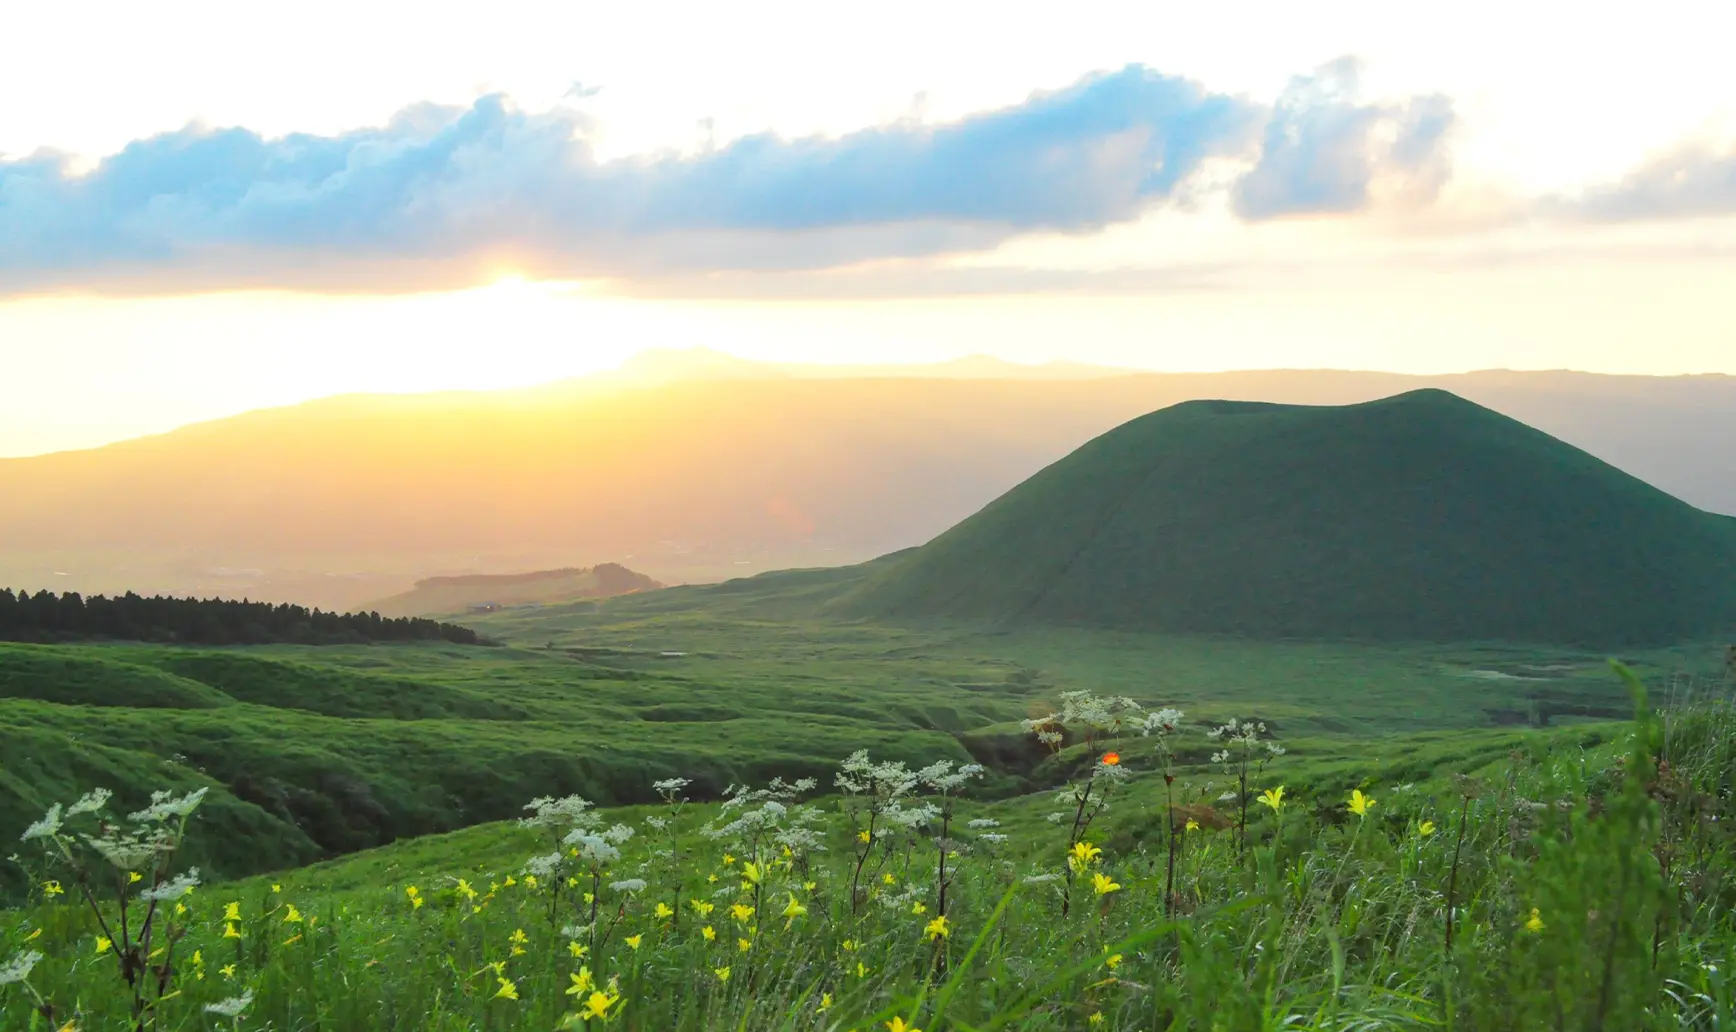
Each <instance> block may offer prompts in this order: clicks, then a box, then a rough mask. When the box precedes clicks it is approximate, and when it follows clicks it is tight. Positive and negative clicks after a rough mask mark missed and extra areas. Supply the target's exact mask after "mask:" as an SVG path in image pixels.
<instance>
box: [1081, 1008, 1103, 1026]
mask: <svg viewBox="0 0 1736 1032" xmlns="http://www.w3.org/2000/svg"><path fill="white" fill-rule="evenodd" d="M1085 1024H1087V1025H1101V1024H1103V1012H1102V1011H1092V1012H1091V1016H1090V1017H1088V1018H1086V1019H1085Z"/></svg>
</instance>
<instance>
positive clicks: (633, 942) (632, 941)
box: [627, 935, 645, 949]
mask: <svg viewBox="0 0 1736 1032" xmlns="http://www.w3.org/2000/svg"><path fill="white" fill-rule="evenodd" d="M644 938H645V936H644V935H629V936H627V945H628V946H631V947H632V948H633V949H638V948H639V943H640V942H641V941H643V940H644Z"/></svg>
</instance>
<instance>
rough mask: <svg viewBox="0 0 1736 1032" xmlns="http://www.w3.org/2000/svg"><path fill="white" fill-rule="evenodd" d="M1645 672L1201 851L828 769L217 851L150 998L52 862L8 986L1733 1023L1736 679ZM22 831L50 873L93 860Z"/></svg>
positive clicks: (193, 1020) (943, 1015) (775, 1012)
mask: <svg viewBox="0 0 1736 1032" xmlns="http://www.w3.org/2000/svg"><path fill="white" fill-rule="evenodd" d="M1622 673H1623V674H1624V675H1625V671H1623V672H1622ZM1628 681H1629V683H1630V685H1631V686H1632V688H1633V689H1634V692H1635V701H1636V719H1635V721H1634V723H1633V725H1632V731H1631V733H1630V734H1628V735H1626V736H1625V738H1624V740H1623V741H1621V742H1620V743H1619V745H1618V746H1614V747H1603V748H1594V749H1590V750H1586V749H1581V748H1577V747H1572V746H1568V745H1566V744H1565V743H1564V741H1563V740H1561V739H1558V738H1557V739H1550V738H1541V737H1540V738H1539V739H1537V740H1536V745H1535V746H1534V747H1533V748H1529V749H1520V750H1515V751H1514V752H1513V754H1512V755H1510V756H1509V757H1508V758H1507V760H1506V761H1505V762H1503V763H1501V764H1498V765H1497V766H1495V767H1494V768H1490V769H1484V770H1481V771H1467V772H1465V776H1463V777H1460V778H1455V779H1447V780H1443V781H1440V782H1432V783H1427V784H1420V785H1412V786H1405V785H1390V784H1389V785H1378V784H1366V785H1363V786H1362V787H1361V789H1360V791H1362V792H1363V793H1365V795H1364V796H1363V803H1362V804H1359V806H1358V809H1360V810H1361V811H1362V812H1361V813H1357V812H1353V810H1352V808H1351V806H1350V805H1349V804H1350V801H1349V800H1347V799H1344V798H1337V797H1335V798H1315V799H1309V798H1306V797H1305V796H1301V794H1300V793H1297V792H1294V791H1293V792H1291V793H1287V794H1282V795H1280V794H1277V793H1273V794H1272V795H1270V796H1268V797H1267V798H1269V799H1270V800H1271V802H1269V803H1268V804H1267V805H1259V804H1258V803H1256V805H1255V806H1253V807H1252V812H1251V813H1250V818H1249V823H1248V825H1247V828H1246V836H1247V848H1246V849H1245V850H1242V849H1239V848H1238V844H1237V842H1236V841H1235V839H1234V836H1233V834H1232V833H1230V832H1226V831H1218V832H1214V831H1213V830H1212V829H1211V827H1209V826H1198V825H1199V824H1200V822H1199V821H1198V820H1193V821H1192V822H1191V823H1181V822H1180V821H1178V822H1177V823H1178V824H1180V827H1181V828H1182V830H1181V831H1180V832H1179V833H1178V834H1176V835H1175V836H1174V837H1173V841H1174V842H1175V845H1176V849H1175V852H1174V855H1173V858H1172V856H1171V854H1170V851H1169V848H1168V845H1169V842H1170V841H1171V836H1169V835H1168V834H1165V835H1164V836H1163V843H1162V844H1161V845H1159V846H1158V848H1156V849H1155V850H1153V851H1151V852H1146V851H1145V850H1144V849H1142V848H1140V847H1137V846H1131V845H1130V846H1127V847H1125V848H1119V849H1118V848H1117V847H1115V846H1114V844H1113V843H1112V842H1111V841H1108V840H1102V841H1099V842H1096V843H1088V844H1090V845H1092V846H1093V847H1095V848H1098V849H1101V852H1100V853H1098V854H1097V855H1094V856H1088V857H1087V858H1086V859H1083V860H1080V859H1079V856H1080V851H1079V850H1078V848H1077V843H1074V842H1071V841H1070V838H1071V837H1072V836H1070V834H1069V830H1070V829H1069V825H1068V824H1067V823H1066V822H1065V821H1063V822H1062V823H1060V824H1058V825H1055V826H1052V827H1051V826H1049V825H1046V824H1039V825H1038V828H1039V829H1045V830H1046V831H1047V833H1046V834H1037V833H1027V834H1025V835H1024V836H1022V838H1014V839H1011V840H1008V841H999V840H998V837H999V833H998V832H996V831H993V830H992V829H988V828H987V827H986V826H984V825H982V824H981V822H979V825H978V827H977V828H974V829H970V830H968V831H967V830H965V828H966V826H965V825H964V823H963V822H962V821H961V822H955V823H952V824H951V826H950V827H949V829H948V834H947V835H946V836H945V837H942V836H941V835H940V834H939V827H938V824H936V823H927V824H925V823H923V822H920V821H913V822H910V823H909V824H908V825H906V824H903V823H901V822H883V823H880V824H877V825H876V830H875V832H873V833H872V834H871V835H870V836H869V841H868V842H863V841H862V839H861V832H862V830H863V828H864V827H865V825H863V824H862V823H861V822H860V821H858V823H857V824H855V825H852V824H851V823H850V821H849V820H848V818H847V816H846V815H845V814H844V813H841V812H840V810H839V807H838V805H837V803H836V801H834V800H831V799H825V798H822V799H820V800H818V801H817V802H815V803H813V804H811V805H812V806H813V807H814V809H813V810H804V809H803V804H800V803H797V802H794V801H791V800H790V799H789V797H788V796H787V795H776V794H771V795H764V796H761V797H758V799H757V800H756V801H754V802H752V803H750V804H745V805H744V806H741V807H737V808H735V809H734V810H732V811H731V812H729V813H723V814H719V813H718V812H717V810H716V808H707V807H700V806H691V807H687V808H685V809H679V810H677V809H674V808H671V815H672V816H671V818H670V819H672V820H673V821H674V822H675V825H674V827H673V829H672V830H670V829H664V830H661V831H658V832H657V833H656V834H640V835H635V836H633V837H632V838H630V839H621V840H620V841H618V842H617V845H618V846H619V850H618V851H619V853H620V856H619V857H618V858H611V857H609V856H608V854H607V852H606V851H600V852H590V853H586V854H585V856H584V857H576V856H572V855H567V857H566V859H565V860H563V861H562V862H561V863H562V865H563V866H561V867H560V868H559V869H558V870H557V871H555V872H554V873H550V872H551V868H550V867H549V866H548V865H546V864H544V865H541V866H537V867H535V868H531V870H541V871H543V872H544V877H541V878H537V877H535V876H534V875H532V876H530V877H527V867H526V866H524V865H509V866H504V867H497V868H495V869H492V870H490V869H477V867H476V866H475V865H473V864H470V863H468V862H466V861H465V859H464V858H462V857H456V856H455V857H452V858H451V863H450V865H449V866H447V867H445V868H444V869H441V870H425V871H420V872H418V873H417V874H416V876H415V877H413V878H403V879H397V880H394V881H391V882H390V883H382V884H379V885H378V886H376V887H374V888H373V889H370V890H368V891H363V892H360V893H349V894H344V895H333V896H329V897H317V896H309V897H306V898H296V894H295V893H294V892H283V891H275V890H274V887H273V886H271V885H269V884H264V883H260V884H252V883H249V884H247V885H246V886H245V887H226V886H222V885H217V886H209V887H205V888H201V889H199V890H197V891H195V892H194V893H192V894H191V895H190V896H188V897H186V899H185V905H186V914H185V915H184V917H183V918H182V919H181V920H182V921H183V922H184V931H182V932H181V933H180V934H179V935H178V937H177V938H176V943H177V945H176V946H175V949H174V956H173V959H172V962H170V961H168V960H165V959H164V958H163V957H160V956H159V957H156V958H150V957H146V958H145V961H146V963H147V964H157V965H159V966H163V967H166V968H167V969H168V970H167V973H166V975H165V977H164V978H163V980H162V988H161V991H160V992H157V993H147V994H146V998H145V999H144V1002H143V1004H142V1005H139V1004H136V1003H135V995H136V994H135V993H134V992H133V990H132V989H130V988H129V986H128V983H127V982H126V981H125V980H124V979H123V978H121V977H119V970H118V968H119V965H118V963H117V959H116V956H115V951H114V949H113V948H112V945H111V947H110V948H108V949H105V950H102V951H99V950H98V948H97V939H96V937H97V935H99V934H100V930H99V926H98V924H97V915H98V913H101V914H102V915H103V917H104V919H105V920H106V921H109V922H110V923H113V922H114V921H116V920H118V918H119V915H120V910H121V904H119V903H117V902H115V900H114V899H112V898H111V899H108V900H106V901H104V900H99V906H97V907H95V908H93V907H92V906H90V905H88V904H79V903H77V901H74V902H71V903H69V902H68V899H69V898H70V895H67V896H57V897H54V898H53V899H47V898H39V899H38V900H36V901H34V902H33V903H32V905H30V906H29V907H27V908H25V909H20V910H15V911H11V912H7V913H4V914H0V964H4V963H5V962H6V959H7V958H12V959H13V966H12V968H9V969H6V970H10V971H12V972H13V973H14V975H15V974H16V969H17V968H18V967H19V966H21V965H20V964H19V963H18V962H17V960H16V958H18V957H19V956H21V955H23V954H24V953H25V952H26V951H35V952H38V953H40V954H41V958H40V959H39V960H37V961H36V962H35V963H34V964H33V965H32V966H31V969H30V970H29V972H28V974H27V975H21V976H16V977H12V981H11V984H8V985H6V986H4V987H0V1027H3V1028H5V1029H7V1030H12V1029H60V1028H63V1027H66V1026H67V1025H71V1026H72V1027H74V1028H78V1029H86V1030H94V1029H106V1028H131V1027H153V1028H163V1029H199V1028H236V1029H268V1028H269V1029H274V1030H312V1029H322V1030H328V1029H394V1030H395V1029H403V1030H411V1029H414V1030H461V1029H462V1030H472V1029H491V1030H493V1029H520V1028H523V1029H553V1028H557V1027H562V1026H566V1027H594V1028H600V1027H605V1026H614V1027H619V1028H623V1029H644V1030H653V1029H655V1030H695V1032H697V1030H707V1029H824V1030H834V1029H835V1030H839V1032H843V1030H848V1029H858V1030H867V1029H870V1028H873V1029H882V1028H891V1029H923V1030H926V1032H934V1030H937V1029H958V1030H965V1032H969V1030H986V1029H1032V1030H1038V1029H1043V1030H1062V1029H1124V1030H1134V1029H1141V1030H1159V1029H1190V1030H1193V1029H1197V1030H1214V1032H1215V1030H1226V1032H1240V1030H1277V1029H1317V1030H1327V1029H1330V1030H1335V1032H1349V1030H1373V1029H1436V1028H1439V1029H1466V1030H1471V1029H1475V1030H1501V1029H1515V1030H1517V1029H1559V1030H1609V1032H1617V1030H1621V1032H1628V1030H1650V1029H1695V1030H1702V1029H1703V1030H1708V1032H1710V1030H1714V1029H1717V1030H1722V1029H1730V1028H1736V999H1733V995H1736V994H1733V993H1732V989H1731V986H1730V983H1729V981H1728V967H1729V964H1730V962H1731V960H1732V959H1733V954H1736V927H1733V919H1732V917H1731V914H1732V906H1733V905H1736V886H1733V884H1732V878H1731V872H1732V865H1731V860H1732V849H1731V842H1730V836H1729V834H1728V832H1727V830H1726V828H1727V825H1728V822H1729V808H1730V794H1731V789H1732V779H1733V778H1736V708H1733V707H1732V704H1731V702H1730V699H1729V697H1728V695H1727V694H1725V693H1723V692H1713V691H1705V692H1701V693H1699V694H1697V695H1694V696H1688V695H1686V694H1685V693H1684V694H1679V695H1678V697H1676V698H1674V699H1673V700H1670V701H1671V702H1672V704H1671V705H1669V706H1668V707H1666V708H1665V709H1664V710H1663V711H1662V712H1661V713H1657V714H1654V713H1653V711H1652V710H1651V708H1650V707H1649V705H1648V703H1647V700H1646V698H1645V693H1644V691H1643V689H1641V688H1640V687H1639V685H1638V682H1637V681H1636V680H1633V679H1632V678H1631V676H1630V677H1628ZM1160 776H1161V773H1160V772H1151V773H1149V774H1139V773H1135V774H1134V778H1135V780H1137V779H1138V778H1140V777H1153V778H1155V777H1160ZM1278 787H1279V786H1278V785H1277V784H1276V783H1270V781H1269V783H1266V784H1260V785H1253V786H1250V792H1253V791H1255V790H1259V791H1261V792H1265V791H1269V790H1273V789H1276V788H1278ZM785 788H786V789H787V788H788V786H785ZM911 794H912V799H911V801H910V803H909V804H908V805H909V806H916V805H920V803H921V799H920V796H921V792H920V790H917V789H913V790H912V792H911ZM1369 800H1372V803H1369V802H1368V801H1369ZM1241 802H1242V800H1241V799H1236V800H1233V801H1230V802H1229V803H1227V804H1226V806H1227V807H1233V808H1239V806H1240V804H1241ZM772 803H775V804H776V807H775V808H773V807H768V806H767V804H772ZM750 811H751V812H753V813H763V814H764V816H763V817H761V818H755V819H754V821H750V822H749V823H750V824H751V825H752V826H751V827H748V826H744V825H743V824H742V818H743V815H744V814H745V813H748V812H750ZM1189 811H1190V812H1192V813H1196V814H1198V813H1201V810H1200V808H1199V806H1198V804H1189ZM859 816H860V815H859V814H858V817H859ZM1154 816H1155V818H1156V819H1159V820H1162V821H1164V822H1165V827H1169V826H1170V824H1169V818H1170V815H1166V814H1163V813H1162V812H1161V811H1159V812H1158V813H1157V814H1155V815H1154ZM197 819H198V818H197V815H195V816H194V818H193V820H195V821H196V820H197ZM611 819H612V818H611ZM585 820H586V821H591V818H588V817H587V818H585ZM1211 823H1215V822H1210V821H1208V822H1207V824H1208V825H1209V824H1211ZM1222 823H1225V824H1230V825H1233V824H1234V823H1235V822H1234V821H1225V822H1222ZM586 827H588V828H590V827H593V825H592V824H587V825H586ZM731 828H733V829H734V830H730V829H731ZM708 831H709V833H707V832H708ZM671 836H672V837H671ZM617 839H620V837H619V836H617ZM574 841H575V842H576V841H578V840H577V839H575V840H574ZM611 841H615V840H611ZM861 846H868V847H869V848H868V849H867V850H866V854H867V855H866V859H864V850H862V849H861V848H859V847H861ZM1069 846H1072V847H1073V848H1072V849H1071V850H1070V849H1069ZM1086 852H1089V851H1086ZM1068 857H1072V858H1073V865H1072V866H1071V867H1070V866H1069V865H1068ZM526 860H527V861H528V860H530V857H528V856H527V857H526ZM943 861H944V863H945V869H944V871H945V873H944V875H943V874H942V862H943ZM27 862H28V863H30V864H31V865H32V875H31V877H32V881H33V883H34V884H36V885H37V886H38V887H39V888H38V891H39V893H40V892H41V891H42V887H43V886H46V885H47V884H49V882H50V880H51V879H62V883H61V887H62V888H66V887H68V883H67V882H66V881H65V879H66V878H67V874H66V872H65V871H64V870H63V869H61V868H54V867H43V866H41V865H40V863H39V861H38V860H36V859H30V860H28V861H27ZM1172 862H1173V870H1172V869H1171V866H1170V865H1171V863H1172ZM584 865H589V866H584ZM749 865H751V870H750V867H749ZM581 867H582V868H583V871H582V873H583V874H584V877H582V878H581V877H577V875H579V874H580V873H581V870H580V868H581ZM1068 874H1077V877H1067V876H1066V875H1068ZM1098 875H1101V876H1102V878H1101V880H1099V879H1098V877H1097V876H1098ZM163 876H164V877H168V876H169V872H168V871H167V870H165V871H164V874H163ZM569 877H573V878H575V880H574V881H572V882H570V883H569V882H567V881H566V879H567V878H569ZM638 879H643V880H644V881H645V882H646V883H647V887H644V888H635V887H634V881H635V880H638ZM115 880H116V881H124V878H121V877H117V878H116V879H115ZM155 880H156V876H155V875H153V876H152V877H150V878H147V879H145V883H146V884H150V883H152V882H154V881H155ZM614 885H618V886H620V887H618V888H611V886H614ZM852 885H855V886H856V891H855V892H854V893H853V891H852ZM942 886H944V887H945V892H946V902H945V917H946V920H945V921H944V922H941V923H939V924H937V922H936V918H937V917H938V916H939V912H938V907H939V906H940V899H939V891H940V888H941V887H942ZM1166 886H1167V887H1168V889H1169V891H1168V892H1167V893H1166ZM412 889H414V891H411V890H412ZM556 891H558V892H559V893H561V895H559V896H558V897H555V896H554V893H555V892H556ZM1069 891H1070V893H1071V895H1070V900H1069V898H1068V897H1067V896H1066V895H1064V893H1066V892H1069ZM126 892H127V890H126V889H124V888H122V889H121V890H120V894H121V895H123V896H124V895H125V894H126ZM586 892H591V893H593V898H592V899H590V900H588V901H587V900H586V899H585V898H584V893H586ZM551 898H553V899H555V900H556V902H555V904H554V905H553V906H552V907H551ZM670 900H679V901H681V903H682V906H683V910H682V913H681V914H680V916H679V920H677V919H676V916H675V915H674V914H665V913H663V912H662V911H663V908H665V907H666V906H667V903H668V901H670ZM231 904H234V905H235V907H234V909H233V910H231V909H230V905H231ZM141 905H142V904H140V903H139V902H137V901H136V899H133V900H132V901H131V902H129V903H128V904H127V906H129V907H131V908H133V913H134V914H135V915H136V914H137V913H139V911H138V909H137V908H139V907H140V906H141ZM707 907H709V908H710V909H709V911H707V910H706V908H707ZM292 908H293V910H292ZM732 908H739V909H734V910H733V912H732ZM702 911H706V912H702ZM226 912H227V913H228V914H230V915H231V917H230V918H229V919H226V918H225V914H226ZM235 914H239V915H240V918H241V919H240V920H234V919H233V915H235ZM292 914H293V915H294V916H295V917H297V918H299V920H289V918H290V917H291V915H292ZM593 915H594V918H593ZM1449 927H1451V928H1452V933H1451V934H1450V935H1449V931H1448V929H1449ZM229 928H233V929H234V933H235V937H225V932H226V929H229ZM707 929H709V930H710V933H709V934H708V933H707V931H706V930H707ZM3 977H8V976H7V975H6V974H5V972H4V971H0V978H3ZM244 994H250V995H251V998H250V999H247V996H246V995H244ZM225 1000H232V1001H236V1003H234V1004H231V1005H230V1006H228V1007H226V1008H225V1006H224V1003H223V1001H225ZM240 1000H246V1002H245V1004H240V1003H239V1001H240ZM211 1006H216V1007H218V1008H219V1010H217V1011H211V1010H208V1009H207V1008H208V1007H211ZM135 1008H136V1009H135ZM228 1011H238V1013H236V1014H233V1015H231V1014H230V1013H228ZM586 1014H589V1015H591V1016H588V1017H587V1016H584V1015H586Z"/></svg>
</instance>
